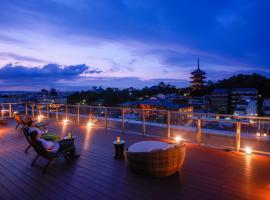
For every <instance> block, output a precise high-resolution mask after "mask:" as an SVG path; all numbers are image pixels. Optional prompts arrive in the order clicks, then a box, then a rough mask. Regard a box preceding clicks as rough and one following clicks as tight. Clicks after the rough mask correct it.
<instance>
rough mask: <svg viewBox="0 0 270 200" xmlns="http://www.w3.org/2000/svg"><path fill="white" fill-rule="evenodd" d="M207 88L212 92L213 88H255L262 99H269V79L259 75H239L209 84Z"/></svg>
mask: <svg viewBox="0 0 270 200" xmlns="http://www.w3.org/2000/svg"><path fill="white" fill-rule="evenodd" d="M207 87H209V88H208V89H209V90H212V89H213V88H228V89H231V88H256V89H258V92H259V94H261V95H263V96H264V97H270V79H269V78H266V77H264V76H262V75H259V74H252V75H244V74H239V75H236V76H232V77H230V78H228V79H223V80H220V81H218V82H216V83H213V84H209V85H208V86H207Z"/></svg>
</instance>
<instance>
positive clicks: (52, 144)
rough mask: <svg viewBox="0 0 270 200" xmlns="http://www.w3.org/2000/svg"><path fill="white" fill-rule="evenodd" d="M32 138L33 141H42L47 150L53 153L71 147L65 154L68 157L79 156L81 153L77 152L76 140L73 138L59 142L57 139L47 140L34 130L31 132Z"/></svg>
mask: <svg viewBox="0 0 270 200" xmlns="http://www.w3.org/2000/svg"><path fill="white" fill-rule="evenodd" d="M30 138H31V140H33V141H38V142H41V144H42V146H43V147H44V149H46V151H48V152H51V153H57V152H58V151H62V150H65V149H69V150H68V152H67V153H66V154H65V156H66V157H68V158H77V157H79V156H80V155H79V154H76V148H75V145H74V141H72V140H65V139H64V140H60V141H59V142H56V141H47V140H45V139H43V138H41V135H40V134H39V133H38V132H37V131H33V132H31V134H30Z"/></svg>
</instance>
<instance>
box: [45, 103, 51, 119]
mask: <svg viewBox="0 0 270 200" xmlns="http://www.w3.org/2000/svg"><path fill="white" fill-rule="evenodd" d="M46 111H47V118H48V119H49V118H50V113H49V104H46Z"/></svg>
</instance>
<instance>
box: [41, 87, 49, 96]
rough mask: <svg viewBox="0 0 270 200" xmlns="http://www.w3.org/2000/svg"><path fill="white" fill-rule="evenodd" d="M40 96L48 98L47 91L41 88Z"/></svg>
mask: <svg viewBox="0 0 270 200" xmlns="http://www.w3.org/2000/svg"><path fill="white" fill-rule="evenodd" d="M41 94H42V95H44V96H48V95H49V91H48V90H46V89H44V88H43V89H42V90H41Z"/></svg>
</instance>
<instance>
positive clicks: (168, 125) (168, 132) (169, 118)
mask: <svg viewBox="0 0 270 200" xmlns="http://www.w3.org/2000/svg"><path fill="white" fill-rule="evenodd" d="M170 137H171V112H170V111H168V112H167V138H168V139H169V138H170Z"/></svg>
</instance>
